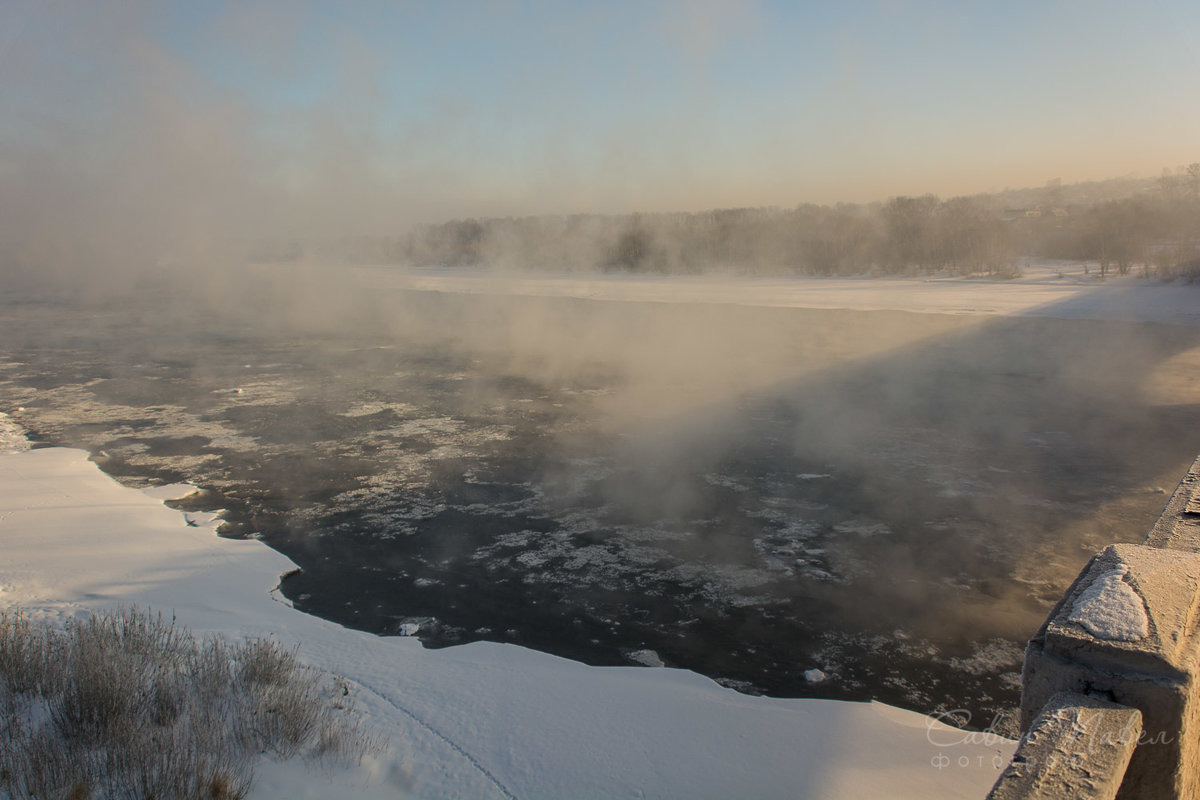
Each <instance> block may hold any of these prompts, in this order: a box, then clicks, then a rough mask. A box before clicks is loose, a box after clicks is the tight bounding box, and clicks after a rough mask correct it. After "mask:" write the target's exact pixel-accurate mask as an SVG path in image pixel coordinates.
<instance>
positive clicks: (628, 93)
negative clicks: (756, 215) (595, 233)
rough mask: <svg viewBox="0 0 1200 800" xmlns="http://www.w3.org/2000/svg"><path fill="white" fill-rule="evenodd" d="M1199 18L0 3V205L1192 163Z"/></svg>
mask: <svg viewBox="0 0 1200 800" xmlns="http://www.w3.org/2000/svg"><path fill="white" fill-rule="evenodd" d="M1197 31H1200V3H1196V2H1194V0H1179V1H1178V2H1177V1H1176V0H1169V1H1168V0H1163V1H1161V2H1144V3H1128V2H1123V1H1122V2H1111V1H1110V0H1092V1H1090V2H1063V1H1056V0H1050V2H1038V3H1034V2H1026V1H1025V0H1010V2H1006V3H994V2H989V3H977V2H963V1H962V0H954V1H952V2H951V1H948V2H905V1H904V0H879V1H878V2H866V1H862V2H859V1H854V0H852V1H851V2H841V3H805V2H776V1H774V0H759V1H758V2H753V1H752V0H744V1H743V2H728V1H726V0H693V1H691V2H689V1H688V0H641V1H640V2H623V0H611V1H609V2H500V1H499V0H496V1H494V2H493V1H482V0H481V1H480V2H466V1H465V0H459V1H455V0H443V2H366V1H365V0H364V1H363V2H346V3H333V2H305V1H304V0H293V1H291V2H264V1H262V0H246V1H245V2H232V1H231V2H219V1H218V0H189V1H188V2H182V1H180V2H144V1H142V0H124V1H123V2H108V1H107V0H93V1H92V2H84V1H83V0H56V1H52V0H0V178H3V179H4V181H6V182H7V183H8V185H9V190H8V194H7V196H3V193H4V190H3V189H2V188H0V202H4V204H5V205H4V210H5V211H6V213H7V214H8V215H9V218H10V220H11V219H20V220H21V222H20V224H21V225H28V224H37V223H38V222H39V221H40V220H42V219H44V218H45V216H46V214H48V213H50V212H53V214H54V215H57V216H58V217H59V218H60V219H61V218H64V216H63V215H66V217H65V218H69V219H70V218H73V217H71V216H70V214H71V213H74V214H76V215H82V216H83V218H85V220H86V221H87V222H88V223H89V224H93V225H97V226H101V225H105V224H107V225H117V224H118V222H119V221H122V220H128V219H143V220H148V222H147V224H145V225H144V228H145V235H148V236H149V235H162V236H176V237H178V236H184V237H186V236H192V237H194V238H196V239H200V238H203V236H205V235H206V232H207V231H208V230H209V229H210V228H211V227H213V226H215V225H224V224H242V225H246V226H250V225H253V226H256V227H257V228H259V229H262V230H274V229H279V230H293V231H295V230H302V231H321V232H325V231H334V230H337V231H341V232H346V233H385V232H389V231H392V230H398V229H401V228H403V227H405V226H406V225H409V224H412V223H418V222H433V221H438V220H444V219H449V218H458V217H472V216H474V217H483V216H515V215H525V214H546V213H551V214H556V213H586V212H600V213H622V212H633V211H648V212H652V211H695V210H702V209H707V208H717V207H736V206H768V205H775V206H783V207H791V206H795V205H797V204H800V203H806V202H816V203H837V202H866V201H872V200H883V199H886V198H888V197H891V196H896V195H918V194H924V193H933V194H937V195H939V196H942V197H948V196H954V195H958V194H970V193H976V192H984V191H995V190H1001V189H1004V188H1005V187H1013V188H1018V187H1026V186H1040V185H1043V184H1044V183H1046V182H1047V181H1048V180H1051V179H1054V178H1061V179H1062V180H1063V182H1064V183H1070V182H1074V181H1078V180H1087V179H1103V178H1109V177H1117V176H1124V175H1138V176H1154V175H1157V174H1159V173H1160V172H1161V171H1162V170H1163V169H1164V168H1172V169H1173V168H1175V167H1177V166H1180V165H1183V164H1187V163H1191V162H1193V161H1198V160H1200V144H1198V143H1200V102H1197V99H1198V98H1200V38H1198V36H1197V33H1196V32H1197ZM12 187H19V189H14V188H12ZM89 198H93V200H89ZM95 198H102V199H103V201H102V202H100V201H96V200H94V199H95ZM93 206H95V208H93ZM156 230H157V231H158V233H157V234H155V231H156Z"/></svg>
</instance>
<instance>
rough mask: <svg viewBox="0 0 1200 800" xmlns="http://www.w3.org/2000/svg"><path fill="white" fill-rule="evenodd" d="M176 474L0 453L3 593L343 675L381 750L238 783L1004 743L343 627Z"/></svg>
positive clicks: (979, 776) (806, 791) (777, 770)
mask: <svg viewBox="0 0 1200 800" xmlns="http://www.w3.org/2000/svg"><path fill="white" fill-rule="evenodd" d="M6 431H7V433H8V434H9V435H7V436H2V437H0V439H3V440H4V441H5V442H7V443H8V444H9V445H10V447H9V449H10V450H19V449H20V448H21V444H22V443H21V442H19V441H18V440H17V439H18V437H15V436H13V435H11V434H12V431H11V430H8V429H7V428H6ZM188 490H189V487H169V488H167V489H165V490H163V489H159V490H152V491H151V492H146V493H143V492H140V491H137V490H135V489H130V488H126V487H122V486H120V485H119V484H117V483H116V482H114V481H113V480H111V479H110V478H108V477H107V476H106V475H104V474H103V473H102V472H101V471H100V470H99V469H98V468H97V467H96V466H95V465H94V464H92V463H90V462H89V461H88V460H87V455H86V453H84V452H82V451H79V450H68V449H41V450H26V451H24V452H9V453H6V454H3V455H0V605H2V606H4V607H14V606H16V607H20V608H23V609H25V610H26V611H27V612H28V613H29V614H30V615H31V616H33V617H34V618H36V619H42V620H46V621H49V622H52V623H53V622H56V621H57V622H61V621H62V620H63V619H65V618H66V617H68V616H72V615H81V614H87V613H89V612H90V611H92V610H96V609H111V608H115V607H117V606H118V605H122V604H123V605H129V604H137V605H138V606H139V607H142V608H146V607H149V608H150V609H151V610H154V611H161V612H162V613H164V614H168V615H169V614H174V615H175V616H176V617H177V619H178V621H179V623H180V624H183V625H186V626H188V627H189V628H191V629H192V630H193V632H195V633H197V634H202V633H209V632H218V633H221V634H224V635H228V636H230V637H241V636H254V637H262V636H268V635H269V636H274V637H276V638H277V639H278V640H279V641H280V642H281V643H283V644H285V645H288V646H293V645H296V646H298V647H299V654H300V657H301V658H302V659H303V660H304V661H306V662H308V663H310V664H313V665H315V666H318V667H321V668H323V669H325V670H328V671H331V672H335V673H338V674H340V675H343V676H345V677H346V678H347V679H349V682H350V686H351V694H352V695H353V696H355V698H356V699H357V703H358V707H359V708H360V709H361V710H362V711H363V713H364V715H365V716H366V718H367V722H368V723H369V725H370V727H371V728H373V729H374V730H375V731H377V732H380V733H382V734H383V735H385V736H387V737H388V740H389V746H388V748H387V750H386V751H385V752H383V753H382V754H380V755H379V756H378V757H376V758H373V759H371V760H369V761H368V762H365V763H364V764H362V765H361V766H360V767H358V768H356V769H351V770H342V771H336V772H330V771H322V770H321V769H318V768H315V767H311V766H309V765H308V764H306V763H304V762H302V761H291V762H283V763H274V762H264V763H262V764H260V766H259V767H258V769H257V771H256V781H255V786H254V789H253V791H252V795H251V796H252V797H255V798H278V797H288V798H305V797H308V798H327V797H333V796H336V797H339V798H346V799H347V800H350V799H351V798H376V797H378V798H384V797H387V798H397V797H400V798H404V797H425V798H428V797H455V798H520V799H521V800H525V799H526V798H542V799H543V800H545V799H548V798H585V797H586V798H609V797H614V798H615V797H621V798H635V797H636V798H688V799H690V800H698V799H700V798H731V797H744V798H757V799H763V798H791V799H793V800H794V799H795V798H842V797H844V798H854V800H861V798H866V797H890V798H905V797H912V798H953V797H963V798H968V797H969V798H981V797H983V796H984V795H985V794H986V793H987V790H988V788H989V787H990V786H991V784H992V782H993V781H994V780H995V778H996V776H997V775H998V774H999V772H1000V768H1001V767H1002V766H1003V765H1004V764H1006V763H1007V761H1008V759H1009V757H1010V756H1011V754H1012V752H1013V750H1014V748H1015V743H1014V742H1012V741H1008V740H1004V739H1000V738H998V737H996V736H993V735H991V734H979V733H974V734H972V733H967V732H964V731H961V730H957V729H955V728H951V727H948V726H946V725H943V724H941V723H940V722H938V721H936V720H934V719H932V718H930V717H926V716H923V715H921V714H916V713H912V712H909V711H903V710H900V709H896V708H892V707H889V706H885V705H882V704H879V703H849V702H837V701H831V700H784V699H771V698H764V697H750V696H746V695H741V694H738V693H736V692H734V691H732V690H729V689H726V688H723V687H721V686H719V685H717V684H716V683H714V682H712V681H710V680H708V679H707V678H704V677H702V676H700V675H697V674H695V673H691V672H687V671H683V670H675V669H664V668H649V667H620V668H598V667H588V666H584V665H582V664H578V663H575V662H571V661H566V660H563V659H559V658H556V657H553V656H548V655H543V654H540V653H536V652H533V651H530V650H525V649H522V648H520V647H515V646H511V645H500V644H487V643H476V644H470V645H466V646H462V647H455V648H450V649H446V650H437V651H433V650H425V649H423V648H422V647H421V645H420V643H419V642H418V641H416V640H415V639H408V638H380V637H376V636H372V635H369V634H365V633H360V632H356V631H352V630H348V629H345V628H342V627H339V626H338V625H335V624H333V623H330V622H326V621H323V620H321V619H317V618H315V617H311V616H307V615H305V614H301V613H300V612H298V611H295V610H294V609H292V608H290V607H289V606H288V605H287V604H286V603H285V602H283V601H281V599H280V598H279V597H278V595H276V594H273V592H272V588H273V587H274V586H275V585H276V584H277V582H278V580H279V576H280V575H281V574H282V573H284V572H286V571H288V570H290V569H292V568H293V565H292V563H291V562H290V561H289V560H288V559H287V558H285V557H284V556H282V555H280V554H279V553H276V552H275V551H273V550H270V549H269V548H267V547H266V546H265V545H263V544H261V543H260V542H258V541H254V540H250V541H233V540H228V539H222V538H220V537H218V536H217V535H216V534H215V532H214V528H213V525H214V523H213V522H212V521H211V520H208V519H200V518H197V516H196V515H190V521H191V523H192V524H190V525H189V524H188V520H187V519H185V515H184V514H183V513H180V512H177V511H173V510H171V509H169V508H167V507H165V506H164V505H162V502H161V500H162V498H164V497H167V496H170V495H180V494H182V493H186V491H188Z"/></svg>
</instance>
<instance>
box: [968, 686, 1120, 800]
mask: <svg viewBox="0 0 1200 800" xmlns="http://www.w3.org/2000/svg"><path fill="white" fill-rule="evenodd" d="M1141 731H1142V714H1141V712H1140V711H1138V710H1137V709H1135V708H1127V707H1125V706H1120V705H1117V704H1116V703H1110V702H1108V701H1106V700H1097V699H1095V698H1092V697H1087V696H1086V695H1081V694H1072V693H1070V692H1060V693H1058V694H1056V695H1054V696H1053V697H1052V698H1050V702H1049V703H1047V704H1046V706H1045V707H1044V708H1043V709H1042V711H1041V713H1040V714H1038V716H1037V718H1036V719H1035V720H1034V721H1033V724H1032V726H1031V727H1030V728H1029V731H1028V732H1027V733H1026V734H1025V735H1024V736H1023V737H1021V745H1020V747H1019V748H1018V749H1017V752H1016V755H1014V756H1013V760H1012V763H1010V764H1009V765H1008V768H1007V769H1005V770H1004V773H1003V774H1002V775H1001V776H1000V779H999V780H997V781H996V785H995V786H994V787H993V788H992V791H991V793H989V794H988V800H1063V799H1064V798H1071V799H1072V800H1113V798H1115V797H1116V796H1117V790H1118V789H1119V788H1120V786H1121V781H1122V779H1123V778H1124V776H1125V770H1126V766H1127V765H1128V764H1129V758H1130V756H1132V755H1133V750H1134V747H1135V746H1136V745H1137V740H1138V736H1139V734H1140V733H1141Z"/></svg>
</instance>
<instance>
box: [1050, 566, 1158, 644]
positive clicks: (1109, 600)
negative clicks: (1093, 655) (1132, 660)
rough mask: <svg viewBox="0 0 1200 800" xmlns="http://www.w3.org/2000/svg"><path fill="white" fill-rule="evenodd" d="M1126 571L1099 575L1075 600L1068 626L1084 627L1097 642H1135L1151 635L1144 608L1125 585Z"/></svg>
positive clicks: (1136, 595) (1138, 598) (1115, 570)
mask: <svg viewBox="0 0 1200 800" xmlns="http://www.w3.org/2000/svg"><path fill="white" fill-rule="evenodd" d="M1128 571H1129V570H1128V568H1127V567H1124V566H1122V567H1119V568H1117V569H1113V570H1109V571H1108V572H1102V573H1101V574H1099V575H1097V576H1096V578H1095V579H1094V580H1093V581H1092V582H1091V584H1090V585H1089V586H1088V587H1087V589H1085V590H1084V591H1083V593H1082V594H1080V595H1079V597H1078V599H1076V600H1075V606H1074V608H1072V610H1071V615H1070V616H1069V617H1067V619H1068V620H1069V621H1070V622H1074V623H1076V624H1078V625H1081V626H1083V627H1084V628H1085V629H1086V630H1087V631H1088V632H1089V633H1090V634H1092V635H1093V636H1095V637H1096V638H1097V639H1105V640H1107V641H1112V642H1136V641H1138V640H1140V639H1144V638H1146V637H1147V636H1149V635H1150V618H1149V617H1148V616H1147V615H1146V604H1145V603H1144V602H1142V598H1141V596H1139V595H1138V593H1137V592H1135V591H1134V590H1133V587H1132V586H1130V585H1129V584H1128V583H1126V582H1125V574H1126V573H1127V572H1128Z"/></svg>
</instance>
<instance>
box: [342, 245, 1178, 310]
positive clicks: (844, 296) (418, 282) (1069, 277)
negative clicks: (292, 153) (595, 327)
mask: <svg viewBox="0 0 1200 800" xmlns="http://www.w3.org/2000/svg"><path fill="white" fill-rule="evenodd" d="M1098 272H1099V270H1098V267H1097V265H1095V264H1093V265H1091V266H1090V268H1089V269H1088V270H1085V265H1084V264H1082V263H1080V262H1060V261H1050V260H1030V261H1029V262H1027V263H1024V264H1022V265H1021V273H1022V274H1021V276H1020V277H1018V278H1015V279H995V278H984V277H977V278H963V277H959V276H933V277H922V278H916V277H914V278H908V277H888V278H867V277H854V278H817V277H812V276H795V277H751V276H731V275H721V274H707V275H629V274H623V273H610V274H595V273H583V274H571V273H565V274H555V273H533V272H516V273H505V272H496V271H491V270H488V269H486V268H439V267H425V268H401V267H359V268H356V269H355V270H354V279H355V283H357V284H358V285H359V286H362V287H365V288H371V289H407V290H418V291H436V292H459V293H466V294H506V295H520V296H527V297H575V298H583V299H588V300H617V301H627V302H628V301H635V302H655V303H723V304H734V305H746V306H771V307H781V308H824V309H852V310H858V311H881V310H887V311H909V312H914V313H918V314H956V315H968V316H998V315H1027V316H1050V317H1057V318H1061V319H1121V320H1130V321H1140V322H1165V323H1170V324H1179V325H1197V324H1200V284H1195V285H1187V286H1184V285H1170V284H1166V283H1163V282H1162V281H1157V280H1152V279H1150V280H1148V279H1145V278H1141V277H1139V276H1138V275H1135V274H1130V275H1126V276H1123V277H1117V276H1114V277H1111V278H1108V279H1107V280H1104V281H1100V280H1098V279H1097V278H1098Z"/></svg>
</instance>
